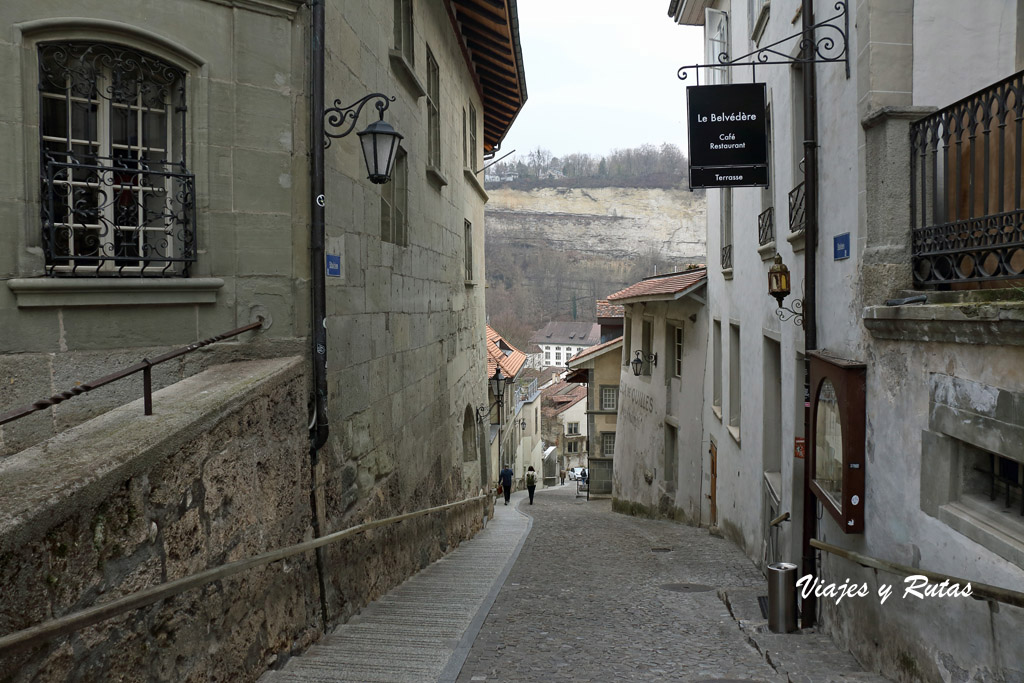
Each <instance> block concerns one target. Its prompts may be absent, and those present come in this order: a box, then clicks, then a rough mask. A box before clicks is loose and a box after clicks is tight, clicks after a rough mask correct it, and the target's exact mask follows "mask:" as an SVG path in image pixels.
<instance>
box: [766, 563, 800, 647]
mask: <svg viewBox="0 0 1024 683" xmlns="http://www.w3.org/2000/svg"><path fill="white" fill-rule="evenodd" d="M796 572H797V566H796V565H795V564H793V563H791V562H776V563H774V564H770V565H768V629H769V630H770V631H771V632H772V633H790V632H792V631H795V630H796Z"/></svg>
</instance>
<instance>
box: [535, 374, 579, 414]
mask: <svg viewBox="0 0 1024 683" xmlns="http://www.w3.org/2000/svg"><path fill="white" fill-rule="evenodd" d="M541 396H542V399H541V412H542V413H543V414H544V416H545V417H553V416H555V415H558V414H559V413H562V412H565V411H566V410H568V409H569V408H572V407H573V406H574V405H576V404H577V403H579V402H580V401H582V400H584V399H585V398H586V397H587V388H586V387H584V386H581V385H579V384H574V383H571V382H557V383H555V384H552V385H551V386H550V387H547V388H546V389H544V390H543V391H542V392H541Z"/></svg>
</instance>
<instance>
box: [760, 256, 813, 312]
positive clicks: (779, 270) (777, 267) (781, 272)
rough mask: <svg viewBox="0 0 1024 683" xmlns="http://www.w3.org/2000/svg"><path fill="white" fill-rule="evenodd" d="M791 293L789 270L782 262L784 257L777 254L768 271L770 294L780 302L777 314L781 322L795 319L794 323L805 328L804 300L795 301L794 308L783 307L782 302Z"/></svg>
mask: <svg viewBox="0 0 1024 683" xmlns="http://www.w3.org/2000/svg"><path fill="white" fill-rule="evenodd" d="M789 292H790V277H789V268H787V267H786V264H785V263H783V262H782V256H781V255H780V254H775V262H774V263H773V264H772V267H771V268H770V269H769V270H768V293H769V294H770V295H772V296H773V297H775V300H776V301H778V302H779V307H778V309H776V311H775V314H776V315H777V316H779V320H781V321H783V322H785V321H787V320H789V319H790V318H793V319H794V320H793V322H794V323H796V324H797V325H799V326H800V327H803V326H804V313H803V311H804V300H803V299H793V308H789V307H788V306H783V305H782V301H783V300H784V299H785V298H786V297H787V296H789Z"/></svg>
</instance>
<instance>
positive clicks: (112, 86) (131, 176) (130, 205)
mask: <svg viewBox="0 0 1024 683" xmlns="http://www.w3.org/2000/svg"><path fill="white" fill-rule="evenodd" d="M38 54H39V98H40V99H39V109H40V127H39V130H40V140H39V148H40V157H41V163H40V186H41V196H40V208H41V210H40V213H41V218H42V231H43V234H42V243H43V251H44V255H45V258H46V274H47V275H51V276H69V275H70V276H83V275H86V276H107V277H116V276H131V277H168V276H181V277H187V276H188V274H189V269H190V266H191V264H193V263H194V262H195V261H196V253H197V245H196V215H195V177H194V175H193V174H192V173H190V172H189V171H188V166H187V164H186V155H185V149H186V145H185V141H186V137H185V133H186V112H187V107H186V104H185V73H184V71H182V70H180V69H178V68H176V67H173V66H170V65H168V64H166V63H164V62H162V61H161V60H159V59H157V58H155V57H153V56H151V55H148V54H146V53H144V52H140V51H137V50H133V49H129V48H125V47H121V46H117V45H109V44H101V43H85V42H64V43H43V44H41V45H40V46H39V52H38Z"/></svg>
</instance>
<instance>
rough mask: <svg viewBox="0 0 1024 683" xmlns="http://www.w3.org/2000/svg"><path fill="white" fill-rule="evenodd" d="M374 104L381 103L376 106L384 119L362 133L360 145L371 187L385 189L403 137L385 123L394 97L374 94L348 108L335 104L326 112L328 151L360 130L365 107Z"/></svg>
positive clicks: (336, 101) (375, 122) (325, 124)
mask: <svg viewBox="0 0 1024 683" xmlns="http://www.w3.org/2000/svg"><path fill="white" fill-rule="evenodd" d="M371 100H377V101H376V102H374V103H373V106H374V107H376V108H377V113H378V114H379V115H380V120H379V121H374V122H373V123H371V124H370V125H368V126H367V127H366V128H365V129H364V130H361V131H359V133H358V135H359V141H360V143H362V147H363V160H364V161H365V162H366V172H367V174H368V177H369V179H370V182H371V183H375V184H377V185H383V184H384V183H386V182H388V181H389V180H391V169H392V168H393V167H394V165H395V153H396V152H397V151H398V142H399V141H400V140H401V139H402V137H403V136H402V134H401V133H399V132H398V131H396V130H395V129H394V128H392V127H391V124H390V123H388V122H387V121H385V120H384V110H386V109H387V108H388V103H389V102H394V101H395V98H394V97H388V96H387V95H384V94H382V93H371V94H369V95H367V96H366V97H363V98H362V99H359V100H357V101H355V102H353V103H352V104H350V105H348V106H347V107H342V106H341V100H334V106H333V107H329V108H327V109H325V110H324V137H325V141H324V147H330V146H331V139H332V138H343V137H345V136H346V135H348V134H349V133H351V132H352V130H353V129H354V128H355V127H356V121H358V120H359V114H360V112H362V110H363V107H365V106H366V104H367V103H368V102H370V101H371ZM327 126H330V127H331V128H341V129H342V130H341V132H339V133H332V132H330V131H328V130H327Z"/></svg>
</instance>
